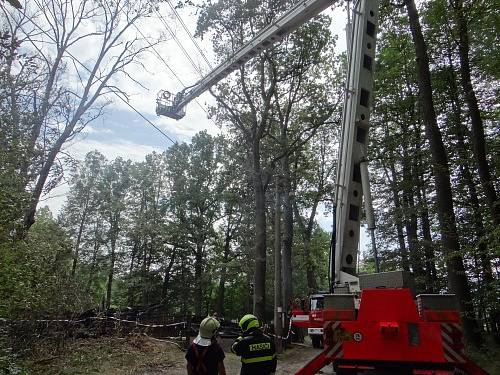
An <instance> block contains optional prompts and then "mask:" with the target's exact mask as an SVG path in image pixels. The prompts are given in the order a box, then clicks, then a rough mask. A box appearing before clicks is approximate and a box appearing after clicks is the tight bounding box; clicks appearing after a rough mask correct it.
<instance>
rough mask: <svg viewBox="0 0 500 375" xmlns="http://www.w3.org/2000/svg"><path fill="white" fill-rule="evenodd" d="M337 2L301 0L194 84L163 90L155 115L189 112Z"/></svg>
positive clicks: (173, 116) (181, 116)
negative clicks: (242, 68) (212, 90)
mask: <svg viewBox="0 0 500 375" xmlns="http://www.w3.org/2000/svg"><path fill="white" fill-rule="evenodd" d="M336 1H337V0H305V1H299V2H298V3H297V4H295V5H294V6H293V8H292V9H290V10H289V11H287V12H286V13H285V14H283V15H282V16H281V17H280V18H278V19H277V20H276V21H274V22H272V23H270V24H269V25H267V26H266V27H265V28H263V29H262V30H261V31H260V32H259V33H258V34H257V35H256V36H255V37H253V38H252V40H250V41H249V42H248V43H246V44H245V45H244V46H243V47H241V48H240V49H239V50H238V51H237V52H236V53H235V54H234V55H232V56H231V58H230V59H228V60H226V61H225V62H223V63H222V64H220V65H219V66H217V67H216V68H215V69H213V70H212V71H211V72H210V73H208V74H207V75H206V76H205V77H203V78H202V79H201V80H200V81H198V82H197V83H196V84H194V85H193V86H191V87H188V88H186V89H184V90H183V91H180V92H179V93H177V94H176V95H172V94H171V93H170V92H168V91H160V93H159V94H158V97H157V100H156V114H157V115H163V116H167V117H171V118H173V119H176V120H179V119H181V118H183V117H184V115H185V114H186V105H187V104H188V103H189V102H191V101H192V100H193V99H195V98H197V97H198V96H199V95H201V94H202V93H203V92H205V91H206V90H208V89H209V88H210V87H211V86H213V85H215V84H216V83H217V82H219V81H220V80H221V79H223V78H225V77H227V76H228V75H229V74H230V73H231V72H233V71H234V70H236V69H237V68H239V67H240V66H242V65H244V64H245V63H246V62H247V61H248V60H250V59H252V58H253V57H255V56H257V55H258V54H259V53H260V52H262V51H263V50H265V49H267V48H269V47H271V46H273V45H274V44H275V43H277V42H278V41H280V40H281V39H283V38H284V37H285V36H286V35H288V34H289V33H291V32H293V31H294V30H296V29H297V28H298V27H300V26H301V25H302V24H304V23H305V22H307V21H308V20H310V19H311V18H313V17H314V16H316V15H318V14H319V13H321V12H322V11H323V10H325V9H326V8H328V7H329V6H330V5H332V4H333V3H335V2H336Z"/></svg>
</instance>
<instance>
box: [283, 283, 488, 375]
mask: <svg viewBox="0 0 500 375" xmlns="http://www.w3.org/2000/svg"><path fill="white" fill-rule="evenodd" d="M353 298H354V297H353ZM294 316H295V317H300V318H299V320H294V321H293V325H294V326H296V327H303V328H317V327H320V326H321V327H322V328H323V351H322V352H321V353H319V354H318V355H317V356H316V357H315V358H314V359H312V360H311V361H310V362H309V363H308V364H307V365H306V366H305V367H304V368H302V369H301V370H299V371H298V372H297V373H296V375H312V374H316V373H317V372H318V371H319V370H320V369H321V368H323V367H324V366H326V365H333V367H334V368H335V370H336V373H339V374H343V373H349V374H351V373H359V372H361V373H370V371H371V372H377V373H379V372H380V371H383V372H384V373H394V374H400V373H401V374H415V375H416V374H422V375H423V374H453V373H456V371H458V370H460V371H462V374H469V375H483V374H487V373H486V372H485V371H484V370H482V369H481V368H479V367H478V366H477V365H475V364H474V363H473V362H472V361H471V360H470V359H469V358H468V357H467V356H466V354H465V352H464V343H463V332H462V326H461V323H460V314H459V313H458V311H457V310H442V309H440V310H433V309H428V308H417V304H416V303H415V301H414V299H413V296H412V294H411V292H410V290H409V289H404V288H401V289H364V290H363V291H362V292H361V302H360V305H359V309H350V310H334V309H329V308H325V309H323V310H313V311H311V312H310V313H309V314H306V313H304V312H303V311H300V310H294ZM305 316H307V317H308V319H307V320H306V319H305Z"/></svg>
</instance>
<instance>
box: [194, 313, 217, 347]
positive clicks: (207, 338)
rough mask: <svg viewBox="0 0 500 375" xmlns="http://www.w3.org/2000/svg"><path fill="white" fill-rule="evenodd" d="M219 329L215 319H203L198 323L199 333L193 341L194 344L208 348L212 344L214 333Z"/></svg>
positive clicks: (209, 317)
mask: <svg viewBox="0 0 500 375" xmlns="http://www.w3.org/2000/svg"><path fill="white" fill-rule="evenodd" d="M219 327H220V323H219V322H218V321H217V319H215V318H213V317H211V316H208V317H206V318H205V319H203V320H202V321H201V323H200V332H199V333H198V336H197V337H196V338H195V339H194V343H195V344H198V345H201V346H210V345H211V343H212V338H214V336H215V333H216V332H217V330H218V329H219Z"/></svg>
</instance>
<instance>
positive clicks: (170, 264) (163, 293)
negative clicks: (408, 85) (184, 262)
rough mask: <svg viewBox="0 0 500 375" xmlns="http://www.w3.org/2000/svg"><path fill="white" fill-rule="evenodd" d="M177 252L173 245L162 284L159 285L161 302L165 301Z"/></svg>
mask: <svg viewBox="0 0 500 375" xmlns="http://www.w3.org/2000/svg"><path fill="white" fill-rule="evenodd" d="M176 252H177V248H176V247H175V246H174V248H173V249H172V256H171V257H170V261H169V262H168V265H167V267H166V268H165V273H164V275H163V285H162V287H161V301H162V303H167V297H168V289H169V288H170V277H171V273H172V267H173V266H174V262H175V255H176Z"/></svg>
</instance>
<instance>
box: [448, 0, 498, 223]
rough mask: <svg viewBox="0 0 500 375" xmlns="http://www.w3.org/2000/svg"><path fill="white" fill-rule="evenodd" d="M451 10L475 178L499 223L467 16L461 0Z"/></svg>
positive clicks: (494, 220)
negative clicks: (472, 70) (471, 66)
mask: <svg viewBox="0 0 500 375" xmlns="http://www.w3.org/2000/svg"><path fill="white" fill-rule="evenodd" d="M450 2H451V4H452V6H453V9H454V13H455V22H456V27H457V31H458V38H459V39H458V53H459V57H460V75H461V83H462V89H463V91H464V94H465V100H466V102H467V108H468V109H469V115H470V120H471V130H472V137H471V139H472V145H473V148H474V156H475V157H476V161H477V166H478V171H479V178H480V180H481V185H482V187H483V190H484V194H485V196H486V200H487V202H488V206H489V208H490V210H491V214H492V218H493V223H494V224H495V225H499V224H500V202H498V197H497V194H496V191H495V186H494V184H493V180H492V178H491V172H490V166H489V164H488V160H487V157H486V141H485V135H484V125H483V120H482V118H481V112H480V110H479V106H478V104H477V97H476V93H475V91H474V87H473V86H472V80H471V68H470V58H469V35H468V25H467V19H466V16H465V13H464V2H463V0H450Z"/></svg>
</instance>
